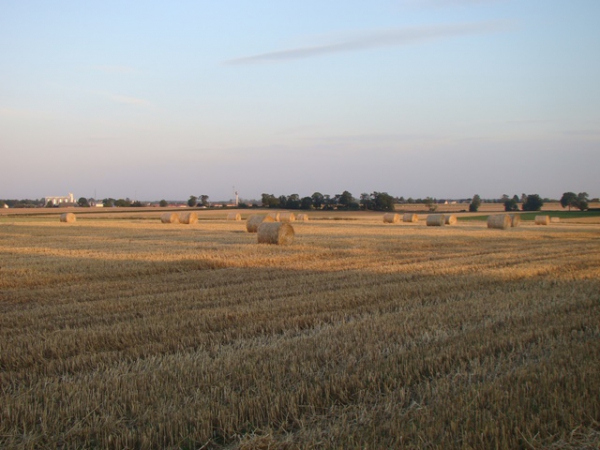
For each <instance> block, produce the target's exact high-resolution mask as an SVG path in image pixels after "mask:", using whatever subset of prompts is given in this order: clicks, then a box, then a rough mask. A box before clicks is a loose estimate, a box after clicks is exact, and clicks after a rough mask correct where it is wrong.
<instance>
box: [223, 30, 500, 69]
mask: <svg viewBox="0 0 600 450" xmlns="http://www.w3.org/2000/svg"><path fill="white" fill-rule="evenodd" d="M510 25H511V24H510V23H509V22H506V21H492V22H475V23H462V24H453V25H438V26H429V27H410V28H398V29H391V30H383V31H375V32H371V33H369V34H366V35H363V36H361V37H357V38H353V39H348V40H346V41H342V42H336V43H331V44H323V45H316V46H308V47H299V48H292V49H287V50H279V51H274V52H267V53H261V54H259V55H253V56H245V57H241V58H235V59H230V60H228V61H225V62H224V63H223V64H225V65H244V64H258V63H267V62H284V61H291V60H296V59H303V58H311V57H314V56H321V55H326V54H334V53H342V52H353V51H362V50H370V49H374V48H381V47H394V46H400V45H408V44H414V43H418V42H423V41H427V40H439V39H447V38H453V37H460V36H468V35H476V34H487V33H495V32H501V31H506V30H508V29H509V28H510Z"/></svg>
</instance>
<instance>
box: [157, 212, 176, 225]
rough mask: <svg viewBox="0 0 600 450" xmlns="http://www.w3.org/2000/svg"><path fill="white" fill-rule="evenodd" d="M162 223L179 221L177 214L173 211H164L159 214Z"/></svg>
mask: <svg viewBox="0 0 600 450" xmlns="http://www.w3.org/2000/svg"><path fill="white" fill-rule="evenodd" d="M160 221H161V222H162V223H179V214H177V213H174V212H166V213H164V214H163V215H161V216H160Z"/></svg>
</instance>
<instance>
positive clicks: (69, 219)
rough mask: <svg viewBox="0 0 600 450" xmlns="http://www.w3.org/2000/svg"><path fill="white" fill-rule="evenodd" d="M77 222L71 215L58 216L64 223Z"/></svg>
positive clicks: (73, 215)
mask: <svg viewBox="0 0 600 450" xmlns="http://www.w3.org/2000/svg"><path fill="white" fill-rule="evenodd" d="M76 220H77V218H76V217H75V214H73V213H63V214H61V215H60V221H61V222H64V223H74V222H75V221H76Z"/></svg>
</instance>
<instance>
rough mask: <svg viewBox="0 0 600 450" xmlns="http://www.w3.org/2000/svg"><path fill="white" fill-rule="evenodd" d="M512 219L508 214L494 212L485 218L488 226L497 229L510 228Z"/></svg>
mask: <svg viewBox="0 0 600 450" xmlns="http://www.w3.org/2000/svg"><path fill="white" fill-rule="evenodd" d="M511 224H512V220H511V218H510V216H509V215H508V214H496V215H493V216H489V217H488V220H487V227H488V228H496V229H498V230H506V229H507V228H510V227H511Z"/></svg>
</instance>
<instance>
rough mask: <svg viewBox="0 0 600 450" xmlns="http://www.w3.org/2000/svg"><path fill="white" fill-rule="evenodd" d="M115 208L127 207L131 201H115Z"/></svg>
mask: <svg viewBox="0 0 600 450" xmlns="http://www.w3.org/2000/svg"><path fill="white" fill-rule="evenodd" d="M115 206H119V207H129V206H131V200H129V199H128V198H126V199H122V198H120V199H118V200H116V201H115Z"/></svg>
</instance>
